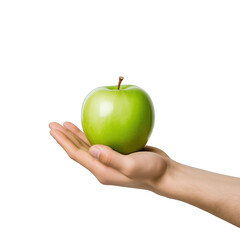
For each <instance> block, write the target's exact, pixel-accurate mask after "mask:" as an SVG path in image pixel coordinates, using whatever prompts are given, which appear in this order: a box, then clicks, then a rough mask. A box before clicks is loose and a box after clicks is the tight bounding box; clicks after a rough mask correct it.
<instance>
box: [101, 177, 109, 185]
mask: <svg viewBox="0 0 240 240" xmlns="http://www.w3.org/2000/svg"><path fill="white" fill-rule="evenodd" d="M98 181H99V182H100V183H101V184H102V185H109V181H108V180H107V179H106V178H98Z"/></svg>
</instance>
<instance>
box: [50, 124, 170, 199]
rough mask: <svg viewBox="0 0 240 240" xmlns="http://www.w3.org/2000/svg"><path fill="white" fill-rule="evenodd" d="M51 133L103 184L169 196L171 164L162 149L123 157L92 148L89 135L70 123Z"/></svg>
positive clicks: (53, 126) (53, 128) (55, 127)
mask: <svg viewBox="0 0 240 240" xmlns="http://www.w3.org/2000/svg"><path fill="white" fill-rule="evenodd" d="M49 127H50V128H51V131H50V134H51V135H52V136H53V137H54V138H55V140H56V141H57V142H58V143H59V145H61V146H62V148H63V149H64V150H65V151H66V152H67V154H68V155H69V157H70V158H72V159H73V160H75V161H77V162H78V163H80V164H81V165H82V166H84V167H85V168H87V169H88V170H89V171H91V172H92V173H93V174H94V175H95V177H96V178H97V179H98V180H99V182H100V183H102V184H104V185H117V186H124V187H132V188H140V189H147V190H152V191H154V190H155V189H157V192H158V194H161V195H167V194H166V191H165V190H164V189H166V184H165V183H166V182H167V180H166V176H167V172H168V171H167V169H168V168H169V165H170V163H171V161H172V160H171V159H170V158H169V157H168V155H167V154H166V153H165V152H163V151H162V150H160V149H157V148H154V147H150V146H146V147H145V148H144V149H143V150H142V151H139V152H134V153H131V154H129V155H122V154H120V153H118V152H116V151H114V150H112V149H111V148H110V147H107V146H105V145H98V144H97V145H94V146H91V145H90V143H89V142H88V140H87V138H86V136H85V134H84V133H83V132H82V131H81V130H80V129H79V128H77V127H76V126H75V125H74V124H72V123H70V122H65V123H64V124H63V126H62V125H60V124H58V123H55V122H52V123H50V124H49Z"/></svg>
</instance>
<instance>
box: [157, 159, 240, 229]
mask: <svg viewBox="0 0 240 240" xmlns="http://www.w3.org/2000/svg"><path fill="white" fill-rule="evenodd" d="M167 171H168V173H167V179H165V180H164V181H165V183H164V184H165V191H163V192H165V194H164V195H165V196H167V197H170V198H173V199H177V200H180V201H184V202H186V203H189V204H191V205H194V206H196V207H198V208H201V209H203V210H205V211H207V212H209V213H212V214H214V215H216V216H217V217H219V218H222V219H224V220H226V221H228V222H230V223H232V224H234V225H236V226H238V227H240V178H236V177H230V176H225V175H221V174H217V173H212V172H208V171H204V170H201V169H197V168H193V167H189V166H186V165H183V164H179V163H176V162H174V161H171V162H170V164H169V169H168V170H167ZM156 192H157V191H156Z"/></svg>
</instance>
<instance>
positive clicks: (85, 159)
mask: <svg viewBox="0 0 240 240" xmlns="http://www.w3.org/2000/svg"><path fill="white" fill-rule="evenodd" d="M50 134H51V135H52V136H53V138H54V139H55V140H56V141H57V142H58V144H59V145H60V146H61V147H62V148H63V149H64V150H65V151H66V152H67V154H68V156H69V157H70V158H71V159H73V160H75V161H76V162H78V163H80V164H81V165H82V166H83V167H85V168H87V169H88V170H89V171H91V172H92V173H93V174H94V175H96V174H97V173H98V172H99V171H100V170H101V168H102V167H103V164H102V163H100V162H99V161H97V160H96V159H94V158H93V157H92V156H91V155H90V154H89V153H88V152H86V151H83V150H81V149H80V148H78V147H77V146H76V145H75V144H74V143H73V142H72V141H71V139H69V138H68V137H67V136H66V135H65V134H64V133H63V132H61V131H59V130H57V129H52V130H51V131H50Z"/></svg>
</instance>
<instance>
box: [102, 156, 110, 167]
mask: <svg viewBox="0 0 240 240" xmlns="http://www.w3.org/2000/svg"><path fill="white" fill-rule="evenodd" d="M104 164H105V165H107V166H110V165H111V156H110V155H106V156H105V157H104Z"/></svg>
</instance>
